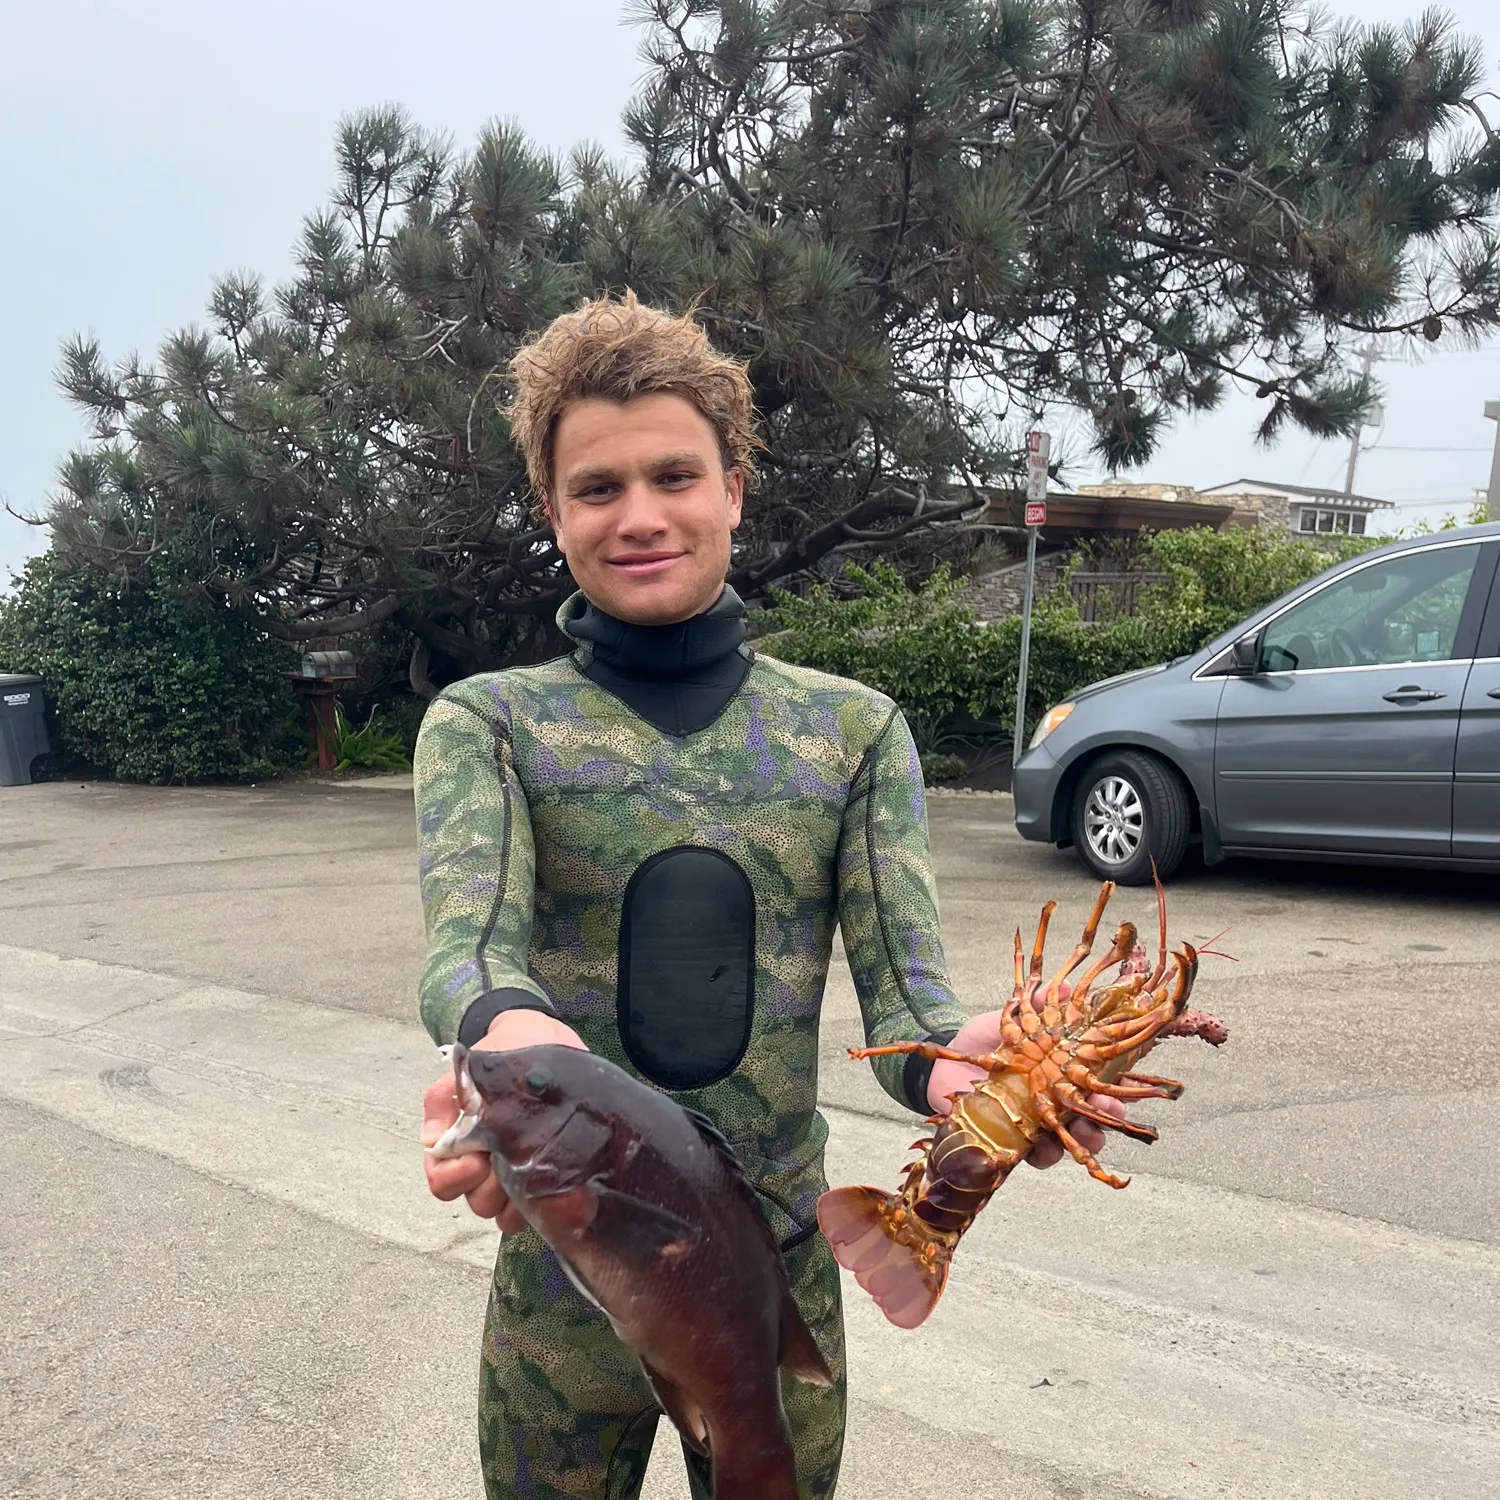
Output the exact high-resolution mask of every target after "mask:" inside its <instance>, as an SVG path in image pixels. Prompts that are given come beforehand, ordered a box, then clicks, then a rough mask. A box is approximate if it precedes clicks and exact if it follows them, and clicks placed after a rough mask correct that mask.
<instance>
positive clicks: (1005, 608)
mask: <svg viewBox="0 0 1500 1500" xmlns="http://www.w3.org/2000/svg"><path fill="white" fill-rule="evenodd" d="M1066 558H1067V553H1066V552H1065V551H1057V552H1047V553H1040V552H1039V553H1038V554H1037V559H1036V597H1037V598H1038V599H1040V598H1042V597H1043V596H1044V595H1046V594H1048V593H1050V592H1051V591H1052V590H1053V589H1054V588H1056V587H1057V584H1058V581H1059V580H1060V579H1061V578H1062V570H1063V563H1064V561H1065V560H1066ZM967 597H968V601H969V603H970V604H971V605H972V606H973V609H974V613H975V614H976V615H978V616H979V618H980V619H981V620H1003V619H1005V618H1006V616H1007V615H1018V614H1020V613H1021V605H1022V604H1023V603H1024V602H1025V599H1026V563H1025V562H1024V560H1023V561H1021V562H1018V563H1011V564H1010V565H1009V566H1008V567H1004V568H997V569H996V570H995V571H994V572H993V573H986V574H984V575H983V577H980V578H971V579H970V580H969V588H968V594H967Z"/></svg>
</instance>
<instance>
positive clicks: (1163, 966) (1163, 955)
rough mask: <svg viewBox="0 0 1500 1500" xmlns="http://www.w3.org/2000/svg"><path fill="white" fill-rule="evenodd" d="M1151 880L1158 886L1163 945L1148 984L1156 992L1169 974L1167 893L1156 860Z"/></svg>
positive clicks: (1152, 867)
mask: <svg viewBox="0 0 1500 1500" xmlns="http://www.w3.org/2000/svg"><path fill="white" fill-rule="evenodd" d="M1151 879H1152V881H1153V883H1154V884H1155V886H1156V915H1157V920H1158V921H1159V923H1160V925H1161V945H1160V947H1159V948H1158V949H1157V959H1156V968H1155V969H1154V970H1152V973H1151V978H1150V979H1149V980H1147V982H1146V988H1147V989H1148V990H1154V989H1155V988H1156V987H1157V985H1159V984H1160V983H1161V981H1162V976H1163V975H1164V974H1165V973H1166V972H1167V892H1166V889H1165V887H1164V886H1163V885H1162V883H1161V876H1159V875H1158V874H1157V873H1156V861H1155V860H1152V862H1151Z"/></svg>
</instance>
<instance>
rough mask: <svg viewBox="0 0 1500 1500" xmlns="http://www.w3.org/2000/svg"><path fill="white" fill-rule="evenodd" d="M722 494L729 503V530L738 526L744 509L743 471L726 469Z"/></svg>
mask: <svg viewBox="0 0 1500 1500" xmlns="http://www.w3.org/2000/svg"><path fill="white" fill-rule="evenodd" d="M724 494H725V498H726V499H727V500H728V503H729V529H730V530H731V531H733V530H734V529H735V527H736V526H738V525H739V524H740V517H741V515H743V514H744V509H745V473H744V470H743V469H728V470H726V471H725V473H724Z"/></svg>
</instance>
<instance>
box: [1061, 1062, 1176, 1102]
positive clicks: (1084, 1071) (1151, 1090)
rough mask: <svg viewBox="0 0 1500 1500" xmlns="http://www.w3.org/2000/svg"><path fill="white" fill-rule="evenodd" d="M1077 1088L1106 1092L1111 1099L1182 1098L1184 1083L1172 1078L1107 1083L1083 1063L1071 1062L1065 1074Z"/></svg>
mask: <svg viewBox="0 0 1500 1500" xmlns="http://www.w3.org/2000/svg"><path fill="white" fill-rule="evenodd" d="M1063 1076H1064V1077H1065V1078H1066V1079H1067V1080H1068V1082H1069V1083H1071V1084H1073V1085H1074V1087H1075V1088H1079V1089H1086V1090H1087V1091H1088V1092H1089V1093H1091V1094H1104V1095H1105V1096H1106V1097H1108V1098H1110V1099H1126V1100H1130V1099H1180V1098H1181V1097H1182V1085H1181V1084H1180V1083H1173V1082H1172V1080H1171V1079H1170V1078H1163V1079H1160V1080H1154V1081H1152V1082H1151V1083H1139V1082H1126V1081H1124V1080H1121V1081H1120V1082H1118V1083H1105V1082H1103V1080H1102V1079H1098V1078H1095V1077H1094V1075H1093V1074H1092V1073H1090V1072H1089V1070H1088V1068H1086V1067H1085V1066H1084V1065H1083V1064H1082V1063H1069V1064H1068V1067H1067V1070H1066V1072H1065V1073H1064V1075H1063Z"/></svg>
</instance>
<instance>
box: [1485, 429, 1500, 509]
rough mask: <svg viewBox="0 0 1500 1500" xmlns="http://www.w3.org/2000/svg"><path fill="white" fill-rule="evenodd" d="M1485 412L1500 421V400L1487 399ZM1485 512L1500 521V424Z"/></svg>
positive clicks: (1491, 463)
mask: <svg viewBox="0 0 1500 1500" xmlns="http://www.w3.org/2000/svg"><path fill="white" fill-rule="evenodd" d="M1484 414H1485V416H1487V417H1488V418H1489V419H1490V421H1492V422H1496V423H1500V401H1486V402H1485V403H1484ZM1484 509H1485V514H1486V515H1488V516H1489V518H1490V520H1492V521H1500V426H1497V427H1496V428H1495V456H1494V457H1493V458H1492V459H1491V460H1490V487H1489V489H1488V490H1486V491H1485V500H1484Z"/></svg>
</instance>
